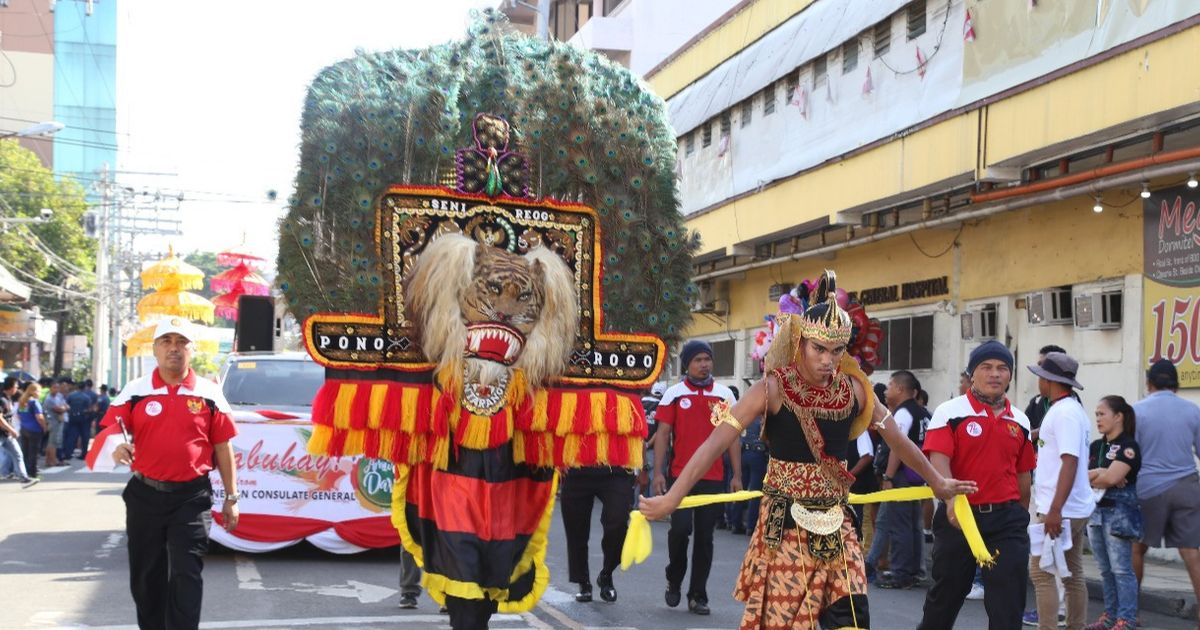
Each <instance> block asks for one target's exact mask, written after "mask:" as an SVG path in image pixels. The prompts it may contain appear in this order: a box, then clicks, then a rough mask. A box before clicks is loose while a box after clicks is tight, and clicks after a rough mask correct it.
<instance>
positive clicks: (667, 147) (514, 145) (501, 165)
mask: <svg viewBox="0 0 1200 630" xmlns="http://www.w3.org/2000/svg"><path fill="white" fill-rule="evenodd" d="M474 15H475V17H474V18H473V20H472V21H471V23H470V24H469V25H468V27H467V29H466V31H465V36H464V38H463V39H462V40H460V41H456V42H451V43H447V44H441V45H437V46H433V47H430V48H426V49H422V50H390V51H380V52H363V51H358V52H357V53H356V54H355V55H354V56H353V57H351V58H349V59H346V60H343V61H339V62H337V63H334V64H332V65H330V66H328V67H326V68H325V69H324V70H322V71H321V72H319V73H318V74H317V76H316V77H315V78H314V80H313V82H312V84H311V85H310V86H309V90H308V93H307V94H306V96H305V100H304V104H305V105H304V113H303V117H302V122H301V147H300V167H299V170H298V172H297V175H296V179H295V189H294V191H291V192H292V194H291V195H289V201H288V205H289V209H288V214H287V216H286V217H285V218H284V220H283V221H281V224H280V226H281V227H280V247H279V258H278V260H277V268H278V269H279V275H280V278H279V282H280V285H279V286H280V288H281V291H282V292H283V294H284V298H285V300H286V302H287V305H288V307H289V308H290V309H291V311H292V312H293V313H296V314H299V315H301V316H307V315H308V314H311V313H313V312H318V311H330V310H334V311H337V310H341V311H361V310H362V305H363V304H372V303H377V302H378V300H379V297H380V291H382V290H385V287H384V286H383V285H384V284H385V283H384V282H383V281H382V278H383V274H382V267H381V262H382V261H381V258H380V256H379V252H378V251H377V246H376V244H375V243H376V241H375V235H374V232H375V228H376V225H375V224H376V217H375V216H374V212H375V211H376V209H377V208H376V205H375V200H376V199H378V198H379V196H380V194H381V193H382V192H383V190H385V189H386V187H387V186H389V185H392V184H411V185H444V184H445V182H444V181H443V177H444V174H445V173H446V171H447V169H451V170H453V169H454V168H455V166H456V165H459V166H461V167H462V170H463V175H464V176H465V177H470V178H475V179H476V180H477V181H478V182H479V185H481V186H483V187H486V186H487V179H488V178H487V173H488V172H489V170H488V169H487V168H486V165H487V164H486V160H484V161H483V163H482V164H469V163H467V162H465V161H460V160H459V152H460V151H462V150H463V149H464V148H470V147H473V146H476V143H475V139H474V138H473V128H472V125H473V123H474V122H475V120H476V117H477V115H478V114H482V113H487V114H492V115H494V116H495V117H496V118H497V119H498V120H500V121H505V122H504V125H506V126H507V127H508V129H507V133H505V134H499V135H498V136H497V137H499V136H500V135H503V136H505V137H507V138H508V147H507V151H509V152H512V153H513V154H514V155H518V154H523V155H524V156H527V157H526V158H525V159H524V160H517V159H511V160H508V159H498V160H497V163H496V164H495V167H494V169H492V170H491V171H490V172H492V173H494V174H497V175H498V176H499V177H497V178H494V179H495V180H496V181H494V182H493V184H494V186H493V190H495V191H497V192H499V193H501V194H504V195H508V196H514V197H526V196H528V197H534V198H539V197H554V198H558V199H563V200H568V201H572V202H582V203H584V204H586V205H589V206H592V207H593V208H595V211H596V213H597V217H598V221H599V223H600V227H601V230H600V233H601V238H602V239H603V247H604V259H603V262H604V268H605V276H604V281H603V284H602V288H603V305H602V310H603V319H604V322H605V327H606V328H607V329H609V330H612V331H630V332H636V331H644V332H651V333H655V334H658V335H660V336H662V337H664V338H665V339H666V340H667V341H668V342H671V341H675V340H678V339H679V336H680V334H681V331H682V330H683V329H684V327H685V324H686V322H687V321H688V319H689V318H690V312H689V308H688V299H687V296H688V294H687V291H688V289H687V287H689V286H690V282H689V278H690V276H691V274H692V271H693V270H692V268H691V255H692V254H693V253H694V252H696V251H697V250H698V248H699V240H698V238H696V237H695V235H694V234H692V233H690V232H688V231H686V230H685V228H684V226H683V217H682V216H681V215H680V214H679V212H678V210H677V209H678V207H679V198H678V191H677V190H676V185H675V176H674V172H675V159H676V151H677V143H676V141H675V138H674V134H673V132H672V131H671V129H670V125H669V123H668V121H667V116H666V110H665V104H664V102H663V101H662V99H661V98H658V97H657V96H655V95H654V94H652V93H650V92H649V90H648V88H646V87H645V85H644V84H643V83H642V82H640V81H639V80H638V79H637V78H636V77H634V76H633V75H632V74H630V73H629V71H628V70H626V69H625V68H623V67H621V66H619V65H617V64H615V63H613V62H611V61H610V60H608V59H607V58H605V57H604V56H603V55H600V54H597V53H594V52H591V51H584V50H580V49H576V48H574V47H571V46H569V45H567V44H564V43H561V42H544V41H539V40H536V39H533V38H529V37H526V36H524V35H521V34H519V33H517V32H515V31H514V29H513V28H512V27H511V25H509V24H508V22H507V19H506V18H505V17H504V16H503V15H502V14H501V13H499V12H497V11H495V10H492V9H487V10H481V11H478V12H476V13H475V14H474ZM497 129H498V128H497ZM498 153H503V151H502V150H500V149H499V148H498ZM631 305H632V306H634V307H633V308H629V307H630V306H631ZM637 305H641V307H643V308H638V306H637Z"/></svg>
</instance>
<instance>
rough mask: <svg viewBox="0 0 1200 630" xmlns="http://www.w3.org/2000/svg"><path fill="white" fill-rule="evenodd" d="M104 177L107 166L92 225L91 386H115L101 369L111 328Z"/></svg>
mask: <svg viewBox="0 0 1200 630" xmlns="http://www.w3.org/2000/svg"><path fill="white" fill-rule="evenodd" d="M108 175H109V173H108V164H107V163H105V165H104V168H103V170H102V171H101V174H100V215H99V216H98V217H97V221H96V223H97V227H98V228H99V235H98V243H97V247H96V292H97V297H99V299H98V300H96V316H95V318H94V320H93V321H92V382H94V383H109V382H112V383H115V381H109V380H107V379H106V378H104V374H105V368H106V367H107V365H108V344H109V341H108V334H109V327H110V326H111V322H110V321H109V320H110V319H111V317H112V314H111V313H110V312H109V308H108V293H111V292H112V291H113V287H112V286H111V285H109V284H108V281H109V278H108V267H109V264H108V256H109V252H108V247H109V235H110V234H111V231H110V229H109V225H108V222H109V215H110V208H109V204H110V202H111V197H110V194H111V191H110V186H109V181H108Z"/></svg>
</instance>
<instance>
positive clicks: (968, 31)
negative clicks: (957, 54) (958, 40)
mask: <svg viewBox="0 0 1200 630" xmlns="http://www.w3.org/2000/svg"><path fill="white" fill-rule="evenodd" d="M963 41H964V42H973V41H975V25H974V24H973V23H971V10H970V9H967V10H966V15H965V16H964V17H963Z"/></svg>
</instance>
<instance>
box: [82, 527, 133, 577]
mask: <svg viewBox="0 0 1200 630" xmlns="http://www.w3.org/2000/svg"><path fill="white" fill-rule="evenodd" d="M124 539H125V534H123V533H121V532H112V533H111V534H109V535H108V539H107V540H105V541H104V542H103V543H101V544H100V548H99V549H97V550H96V553H95V554H94V555H93V556H92V557H93V559H95V560H107V559H109V558H111V557H112V554H113V550H115V549H116V548H117V547H120V546H121V542H122V541H123V540H124ZM83 570H84V571H99V570H100V568H99V567H97V566H95V565H94V564H92V563H91V562H89V563H87V565H85V566H84V567H83Z"/></svg>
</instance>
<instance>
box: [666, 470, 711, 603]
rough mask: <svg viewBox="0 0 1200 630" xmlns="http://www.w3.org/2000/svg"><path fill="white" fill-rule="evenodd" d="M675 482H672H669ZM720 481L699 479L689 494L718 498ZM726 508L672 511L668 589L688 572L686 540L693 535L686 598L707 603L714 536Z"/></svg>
mask: <svg viewBox="0 0 1200 630" xmlns="http://www.w3.org/2000/svg"><path fill="white" fill-rule="evenodd" d="M672 481H674V480H672ZM724 486H725V484H724V483H723V482H721V481H708V480H704V479H701V480H700V481H697V482H696V485H695V486H693V487H692V492H691V494H720V493H721V492H724V491H725V487H724ZM724 510H725V506H723V505H721V504H720V503H717V504H714V505H706V506H704V507H698V508H689V509H686V510H675V513H674V514H671V529H670V530H668V531H667V551H668V552H669V555H670V561H669V562H668V563H667V585H668V586H670V587H671V589H672V590H675V589H678V588H679V587H680V585H681V584H683V576H684V575H685V574H686V573H687V568H688V559H687V551H688V539H689V538H690V537H691V536H692V534H693V533H695V534H696V542H695V544H694V545H693V546H692V579H691V581H690V582H689V583H688V591H687V597H688V599H689V600H693V599H694V600H696V601H699V602H703V603H705V604H707V603H708V573H709V571H711V570H712V559H713V532H714V531H715V530H716V528H717V519H718V518H720V517H721V514H722V512H723V511H724Z"/></svg>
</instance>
